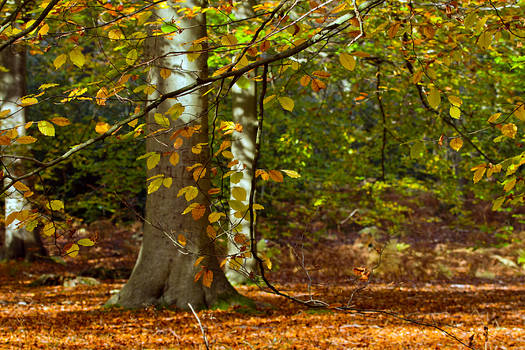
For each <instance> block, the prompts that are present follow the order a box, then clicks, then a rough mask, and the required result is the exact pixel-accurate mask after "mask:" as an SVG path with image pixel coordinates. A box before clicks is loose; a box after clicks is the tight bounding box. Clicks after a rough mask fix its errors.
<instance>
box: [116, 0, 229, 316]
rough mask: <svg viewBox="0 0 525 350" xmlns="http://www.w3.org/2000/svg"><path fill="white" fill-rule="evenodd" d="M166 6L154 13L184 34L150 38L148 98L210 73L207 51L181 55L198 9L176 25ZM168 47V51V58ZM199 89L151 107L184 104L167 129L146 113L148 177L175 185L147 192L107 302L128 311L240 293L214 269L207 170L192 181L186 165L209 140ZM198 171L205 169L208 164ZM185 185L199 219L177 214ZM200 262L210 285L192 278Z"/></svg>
mask: <svg viewBox="0 0 525 350" xmlns="http://www.w3.org/2000/svg"><path fill="white" fill-rule="evenodd" d="M168 5H169V6H167V7H166V8H161V9H157V10H155V11H154V15H156V16H158V17H160V18H163V20H164V21H166V22H170V21H172V20H174V21H175V23H177V25H178V26H179V27H180V28H181V30H182V31H181V32H179V33H176V34H173V38H172V40H168V39H167V38H166V37H164V36H157V37H154V39H152V41H150V42H149V43H148V50H149V54H150V55H151V56H156V57H162V58H160V59H157V60H155V61H154V63H153V65H152V67H151V70H150V73H149V74H150V83H151V84H152V85H154V86H156V90H157V92H156V93H154V94H153V96H151V97H152V98H153V99H154V98H156V97H158V96H159V94H162V93H166V92H169V91H173V90H176V89H177V88H179V87H181V86H185V85H187V84H190V83H192V82H194V81H195V79H197V78H204V77H206V75H207V73H208V69H207V55H206V54H205V53H202V54H201V55H200V56H199V57H198V58H197V59H195V60H193V61H191V59H189V55H186V54H182V55H181V54H180V52H184V51H187V50H188V49H189V48H190V47H191V45H192V44H191V43H192V42H193V41H194V40H197V39H200V38H203V37H205V36H206V22H205V16H204V15H201V14H199V15H197V16H195V17H193V18H191V19H188V18H182V19H181V21H180V25H179V24H178V23H179V22H177V19H179V18H178V15H177V11H176V8H175V7H174V6H175V3H174V2H172V1H168ZM200 5H202V4H201V3H200V1H195V0H189V1H186V2H184V3H183V4H182V5H181V6H184V7H194V6H200ZM169 52H172V54H169V55H166V54H168V53H169ZM165 55H166V56H165ZM162 68H164V69H169V70H170V71H171V75H170V76H169V77H167V78H165V79H164V78H162V76H161V74H160V70H161V69H162ZM165 72H166V71H164V73H165ZM164 75H165V74H164ZM205 91H206V89H202V90H197V91H195V92H192V93H190V94H187V95H185V96H183V97H179V98H178V99H177V100H173V99H171V100H167V101H165V102H163V103H162V104H161V105H160V106H159V107H158V108H157V110H156V111H155V113H161V114H164V113H166V111H168V109H169V108H170V107H172V106H173V105H175V104H176V103H181V104H182V105H183V106H185V110H184V112H183V113H182V115H181V116H180V117H179V118H178V119H176V120H173V119H171V118H170V126H169V130H168V131H165V132H162V131H161V132H159V131H158V130H159V129H162V127H161V126H160V125H158V124H157V123H156V120H155V118H154V115H153V113H152V114H151V115H149V117H148V128H149V129H148V135H150V136H149V137H148V139H147V142H146V149H147V152H156V153H158V154H161V160H160V162H159V163H158V165H157V166H156V167H154V168H153V169H150V170H148V179H149V178H151V177H152V176H155V175H161V176H162V175H163V176H164V177H165V178H168V177H169V178H172V179H173V183H172V185H171V187H169V188H167V187H165V186H161V188H160V189H159V190H157V191H155V192H153V193H150V194H149V195H148V197H147V201H146V215H145V216H146V222H145V224H144V238H143V243H142V247H141V249H140V253H139V256H138V259H137V262H136V264H135V268H134V269H133V272H132V274H131V277H130V279H129V281H128V282H127V283H126V285H125V286H124V287H123V288H122V290H121V291H120V293H119V294H118V295H116V297H114V298H112V299H111V300H110V301H109V304H118V305H120V306H123V307H127V308H136V307H143V306H147V305H165V306H174V307H177V308H181V309H188V303H191V305H192V306H193V307H194V308H208V307H211V306H213V305H215V304H217V303H219V302H221V301H226V302H229V301H231V300H232V299H236V298H238V297H239V295H238V294H237V292H236V291H235V289H234V288H233V287H232V286H231V285H230V283H229V282H228V281H227V279H226V276H225V275H224V272H223V271H222V270H221V268H220V267H219V263H218V260H217V258H216V256H215V250H214V244H213V242H212V241H211V239H210V238H209V237H208V235H207V233H206V227H207V225H208V221H207V220H208V214H209V210H208V205H209V203H208V202H206V197H205V195H204V194H207V191H208V189H209V188H210V181H209V178H208V175H209V171H206V173H205V176H204V178H201V179H200V180H198V181H197V182H196V181H195V180H194V178H193V174H192V172H190V171H188V170H187V167H189V166H192V165H194V164H197V163H200V164H203V165H206V164H208V157H209V151H208V148H207V146H204V147H203V149H202V151H201V152H200V153H198V154H196V153H194V152H192V147H193V146H195V145H198V144H201V145H202V144H205V145H207V142H208V116H207V108H208V103H207V97H205V96H203V94H204V92H205ZM158 117H159V114H157V118H158ZM157 121H158V120H157ZM195 126H197V127H199V126H200V130H198V131H197V132H195V133H194V134H193V136H191V137H185V136H184V135H179V136H178V137H180V139H181V140H183V145H182V147H180V148H179V149H177V150H176V149H175V148H174V141H175V140H176V138H175V139H173V138H172V139H170V136H172V135H173V132H174V131H176V130H179V129H181V128H184V127H186V130H189V129H190V128H192V127H195ZM155 132H156V133H155ZM152 133H154V134H152ZM171 152H178V154H179V155H180V161H179V163H178V164H177V165H176V166H173V165H172V163H170V161H169V157H170V153H171ZM204 168H205V169H206V168H207V166H205V167H204ZM206 170H207V169H206ZM186 186H195V187H198V188H199V195H198V196H197V197H196V198H195V199H194V200H193V201H192V202H193V203H200V204H203V205H204V206H205V207H206V212H205V213H204V215H202V217H201V218H200V219H198V220H194V219H193V217H192V214H186V215H181V213H182V212H183V211H184V210H185V209H186V208H187V207H188V205H189V204H190V203H189V202H187V201H186V200H185V198H184V196H181V197H178V198H177V194H178V192H179V190H180V189H182V188H184V187H186ZM168 235H169V236H170V237H173V238H174V239H175V240H176V239H177V237H178V236H179V235H183V236H184V238H185V240H186V242H187V243H186V244H185V247H184V249H182V248H180V247H179V248H178V247H177V246H176V245H175V244H174V243H173V242H172V241H170V239H169V238H168V237H167V236H168ZM194 253H195V254H194ZM199 256H204V257H205V258H204V260H203V261H202V262H201V263H200V264H199V266H198V267H195V266H194V263H195V260H196V259H197V258H198V257H199ZM201 266H205V268H206V270H210V271H212V273H213V282H212V284H211V287H209V288H208V287H205V286H204V285H203V283H202V280H199V281H197V282H194V278H195V275H196V274H197V273H198V272H199V271H200V270H201Z"/></svg>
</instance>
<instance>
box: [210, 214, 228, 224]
mask: <svg viewBox="0 0 525 350" xmlns="http://www.w3.org/2000/svg"><path fill="white" fill-rule="evenodd" d="M223 216H226V214H224V213H218V212H213V213H211V214H210V215H208V221H209V222H210V223H214V222H217V221H219V220H220V218H221V217H223Z"/></svg>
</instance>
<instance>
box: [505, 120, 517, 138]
mask: <svg viewBox="0 0 525 350" xmlns="http://www.w3.org/2000/svg"><path fill="white" fill-rule="evenodd" d="M517 132H518V127H517V126H516V124H513V123H508V124H505V125H503V126H502V127H501V133H502V134H503V135H505V136H507V137H510V138H511V139H513V138H514V137H516V133H517Z"/></svg>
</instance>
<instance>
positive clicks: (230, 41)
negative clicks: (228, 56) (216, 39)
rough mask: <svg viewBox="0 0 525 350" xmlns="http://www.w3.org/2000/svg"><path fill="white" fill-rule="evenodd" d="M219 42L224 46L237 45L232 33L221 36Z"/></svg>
mask: <svg viewBox="0 0 525 350" xmlns="http://www.w3.org/2000/svg"><path fill="white" fill-rule="evenodd" d="M221 44H222V45H224V46H233V45H237V38H236V37H235V35H233V34H228V35H225V36H223V37H222V38H221Z"/></svg>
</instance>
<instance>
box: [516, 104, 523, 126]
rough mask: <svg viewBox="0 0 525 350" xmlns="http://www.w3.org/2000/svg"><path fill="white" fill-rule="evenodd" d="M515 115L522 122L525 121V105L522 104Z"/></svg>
mask: <svg viewBox="0 0 525 350" xmlns="http://www.w3.org/2000/svg"><path fill="white" fill-rule="evenodd" d="M514 115H515V116H516V117H517V118H518V119H519V120H521V121H522V122H523V121H525V103H522V104H521V106H519V107H518V108H516V110H515V111H514Z"/></svg>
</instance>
